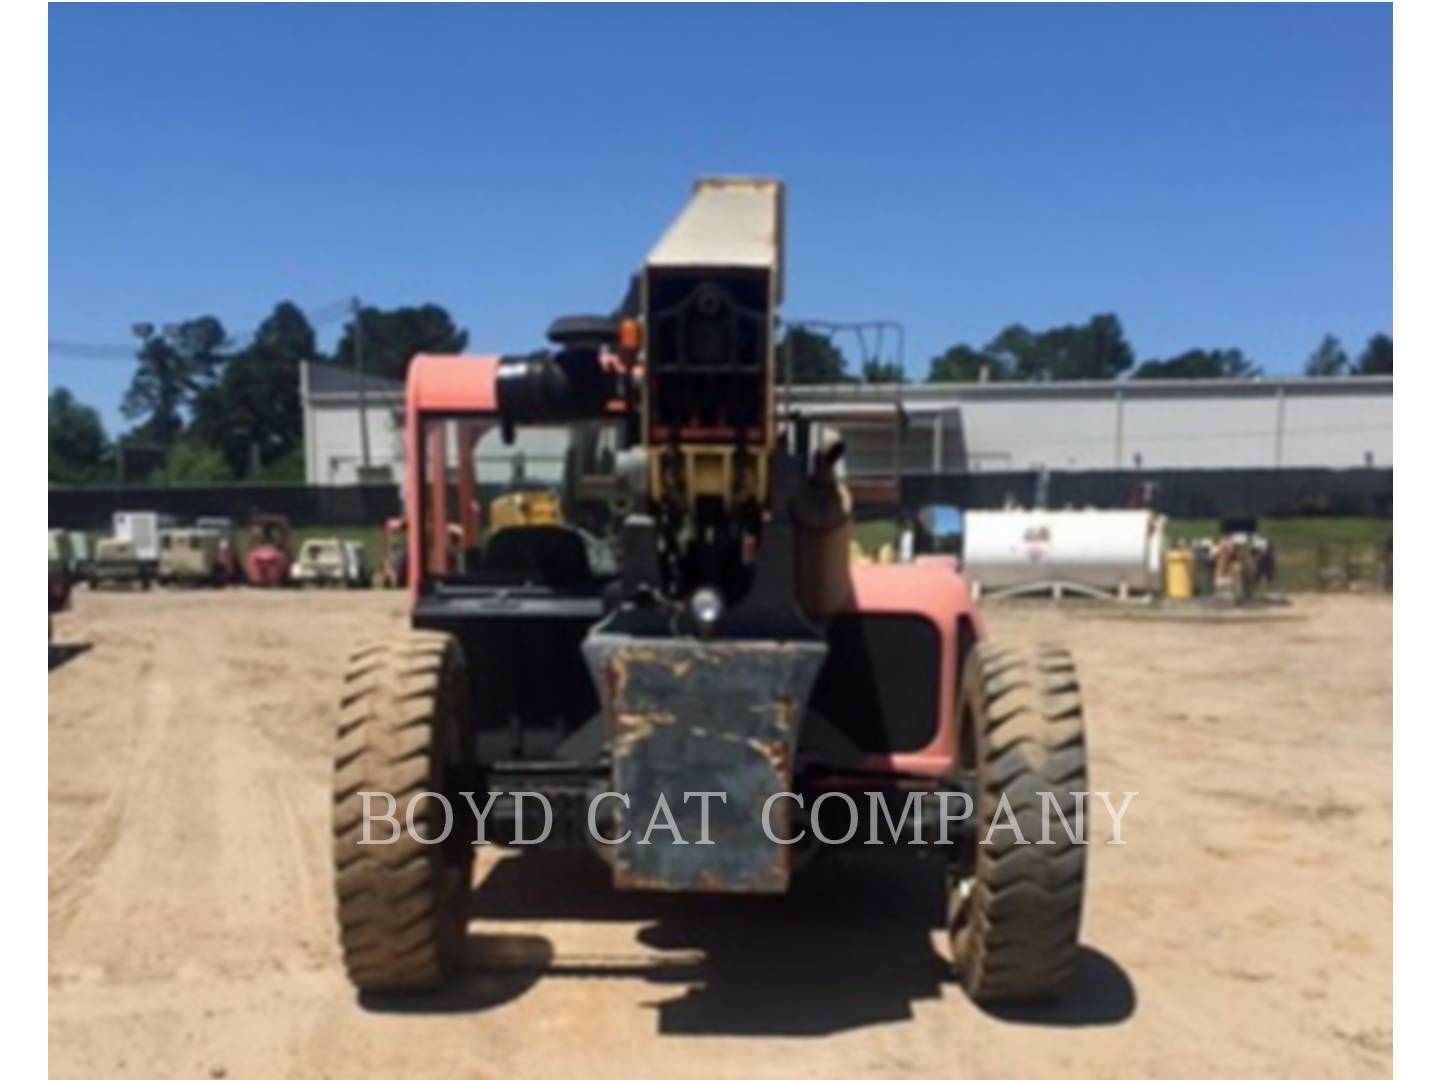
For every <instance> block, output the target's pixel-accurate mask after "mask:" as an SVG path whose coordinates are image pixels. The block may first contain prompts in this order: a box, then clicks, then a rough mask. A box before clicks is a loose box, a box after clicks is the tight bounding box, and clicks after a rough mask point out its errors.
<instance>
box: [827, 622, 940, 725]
mask: <svg viewBox="0 0 1440 1080" xmlns="http://www.w3.org/2000/svg"><path fill="white" fill-rule="evenodd" d="M827 637H828V639H829V642H830V653H829V656H827V657H826V660H825V666H824V667H822V668H821V669H820V677H819V679H818V680H817V681H816V683H815V690H814V692H813V693H812V694H811V696H810V708H811V710H812V711H814V712H818V713H820V714H822V715H823V716H824V717H825V718H826V719H827V720H829V722H830V724H831V725H832V726H833V727H835V728H836V729H837V730H838V731H839V732H840V733H841V734H842V735H844V736H845V737H846V738H847V739H848V740H849V741H850V742H852V743H854V744H855V746H856V747H857V748H858V749H860V750H862V751H865V752H866V753H889V752H894V751H910V750H920V749H922V748H924V747H925V746H927V745H928V744H929V743H930V740H931V739H932V738H933V737H934V735H935V719H936V717H937V716H938V715H939V710H938V709H937V707H936V706H937V701H938V696H939V692H940V690H939V678H940V635H939V634H938V633H936V631H935V628H934V627H933V626H932V625H931V624H930V623H929V622H928V621H926V620H925V619H922V618H920V617H918V616H914V615H857V614H852V615H841V616H838V617H837V618H835V619H834V620H833V621H832V622H831V623H830V628H829V631H828V633H827Z"/></svg>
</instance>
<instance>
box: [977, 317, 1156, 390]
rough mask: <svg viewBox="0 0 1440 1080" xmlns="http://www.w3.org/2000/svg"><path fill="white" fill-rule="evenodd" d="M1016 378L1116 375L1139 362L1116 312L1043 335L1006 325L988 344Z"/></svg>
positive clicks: (1042, 333)
mask: <svg viewBox="0 0 1440 1080" xmlns="http://www.w3.org/2000/svg"><path fill="white" fill-rule="evenodd" d="M984 351H985V353H986V355H988V356H993V357H995V358H997V359H998V360H1000V361H1001V363H1002V364H1003V365H1004V366H1005V367H1006V368H1008V369H1009V370H1010V371H1012V372H1014V375H1015V377H1016V378H1017V379H1024V380H1027V381H1031V382H1034V381H1045V382H1048V381H1051V380H1062V379H1064V380H1091V379H1114V378H1116V377H1118V376H1119V375H1121V374H1123V373H1124V372H1126V371H1128V370H1129V369H1130V368H1131V367H1132V366H1133V365H1134V363H1135V351H1134V350H1133V349H1132V348H1131V347H1130V343H1129V342H1128V341H1127V340H1126V339H1125V330H1124V327H1122V326H1121V325H1120V319H1119V317H1118V316H1116V315H1113V314H1101V315H1092V316H1091V317H1090V319H1089V321H1088V322H1085V323H1084V324H1082V325H1079V326H1056V327H1053V328H1052V329H1049V330H1045V331H1043V332H1041V333H1039V334H1036V333H1033V332H1032V331H1030V330H1029V329H1027V328H1026V327H1024V326H1021V325H1019V324H1015V325H1012V326H1007V327H1006V328H1005V329H1004V330H1002V331H1000V333H999V334H997V335H996V336H995V338H994V339H993V340H992V341H991V342H990V344H988V345H986V346H985V350H984Z"/></svg>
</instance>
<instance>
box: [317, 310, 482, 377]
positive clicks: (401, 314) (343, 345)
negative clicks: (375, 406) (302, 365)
mask: <svg viewBox="0 0 1440 1080" xmlns="http://www.w3.org/2000/svg"><path fill="white" fill-rule="evenodd" d="M359 322H360V329H361V330H362V331H363V335H362V338H363V340H362V341H361V342H360V347H361V348H360V352H361V354H363V355H357V351H356V339H355V329H356V327H355V320H353V319H352V320H351V321H350V322H348V323H346V325H345V331H344V333H343V334H342V335H341V337H340V343H339V344H338V345H337V346H336V348H335V362H336V363H337V364H339V365H340V366H341V367H347V368H362V369H363V370H364V371H365V372H366V373H367V374H369V375H377V376H379V377H381V378H384V379H394V380H396V381H397V382H403V381H404V379H405V373H406V371H407V370H408V369H409V367H410V361H411V360H412V359H413V358H414V356H415V354H416V353H422V352H424V353H459V352H464V351H465V345H466V343H467V342H468V341H469V339H470V336H469V335H468V334H467V333H466V332H465V331H464V330H461V329H459V328H458V327H457V326H456V325H455V323H454V320H452V319H451V318H450V313H449V312H448V311H446V310H445V309H444V308H443V307H440V306H439V305H438V304H422V305H421V306H420V307H399V308H394V309H393V310H390V311H381V310H380V309H379V308H373V307H369V308H362V309H361V310H360V316H359Z"/></svg>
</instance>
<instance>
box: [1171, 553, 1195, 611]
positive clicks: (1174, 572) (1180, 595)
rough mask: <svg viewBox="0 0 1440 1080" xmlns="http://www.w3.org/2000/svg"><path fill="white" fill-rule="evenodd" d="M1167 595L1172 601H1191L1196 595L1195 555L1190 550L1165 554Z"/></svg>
mask: <svg viewBox="0 0 1440 1080" xmlns="http://www.w3.org/2000/svg"><path fill="white" fill-rule="evenodd" d="M1165 595H1166V596H1168V597H1169V598H1170V599H1171V600H1189V599H1191V598H1192V597H1193V596H1194V595H1195V553H1194V552H1193V551H1190V550H1189V549H1188V548H1174V549H1172V550H1170V551H1167V552H1166V553H1165Z"/></svg>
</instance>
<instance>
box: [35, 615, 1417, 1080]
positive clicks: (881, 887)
mask: <svg viewBox="0 0 1440 1080" xmlns="http://www.w3.org/2000/svg"><path fill="white" fill-rule="evenodd" d="M1294 612H1295V614H1296V615H1298V616H1299V617H1298V618H1297V619H1295V620H1292V621H1277V622H1263V623H1251V624H1245V625H1177V624H1174V623H1155V622H1146V621H1128V620H1127V621H1115V620H1108V619H1100V618H1096V617H1093V616H1090V615H1085V614H1075V613H1073V612H1068V611H1061V610H1057V609H1055V608H1053V607H1051V606H1050V605H1048V604H1037V605H1023V606H992V607H989V608H987V611H986V617H987V619H988V623H989V629H990V631H991V632H992V634H994V635H995V636H996V637H998V638H1001V639H1004V640H1010V641H1030V640H1040V639H1055V640H1064V641H1067V642H1069V643H1070V644H1071V645H1072V646H1073V648H1074V650H1075V652H1076V655H1077V658H1078V660H1079V662H1080V665H1081V673H1082V677H1083V678H1084V681H1085V686H1086V697H1087V705H1088V708H1089V724H1090V738H1091V747H1092V787H1094V788H1096V789H1104V790H1110V791H1113V792H1116V793H1117V802H1118V793H1120V792H1123V791H1126V790H1134V791H1138V792H1139V793H1140V794H1139V795H1138V796H1136V799H1135V801H1134V803H1133V804H1132V806H1131V809H1130V811H1129V813H1128V815H1127V817H1126V819H1125V828H1124V837H1125V840H1126V841H1127V843H1126V845H1125V846H1123V847H1093V848H1092V849H1091V853H1092V859H1091V864H1090V865H1091V875H1090V885H1089V892H1088V895H1087V909H1086V921H1085V930H1084V941H1085V944H1086V951H1085V954H1084V958H1083V961H1082V965H1081V971H1080V978H1079V980H1078V985H1077V986H1076V988H1075V990H1074V992H1073V993H1072V994H1071V995H1070V996H1069V997H1068V998H1067V999H1066V1000H1064V1001H1062V1002H1061V1003H1059V1004H1058V1005H1056V1006H1053V1007H1049V1008H1045V1009H1035V1010H1024V1011H1009V1012H1004V1013H985V1012H982V1011H980V1010H978V1009H976V1008H975V1007H974V1006H972V1005H970V1004H969V1003H968V1002H967V1001H966V999H965V998H964V997H963V995H962V994H961V993H960V991H959V989H958V988H957V987H956V986H955V985H954V983H953V982H952V981H951V980H950V979H949V978H948V977H947V974H946V968H945V965H944V963H943V961H942V959H941V957H942V955H943V952H942V936H941V932H940V930H939V925H940V915H941V912H940V910H939V903H940V897H939V888H938V878H937V875H936V873H935V872H934V870H935V867H934V864H917V863H915V862H913V861H910V860H908V859H905V858H901V859H899V860H896V859H893V858H884V857H876V856H871V857H868V858H859V857H854V856H849V857H844V858H837V859H834V860H831V861H830V862H829V863H826V864H822V865H817V866H816V867H814V868H813V869H812V870H811V871H810V872H808V873H807V874H805V875H803V876H802V877H801V878H799V879H798V881H797V884H796V887H795V890H794V892H792V894H791V895H790V896H788V897H785V898H782V899H776V900H741V901H735V900H728V901H727V900H722V899H716V898H702V899H692V898H681V897H664V898H653V897H644V896H639V897H637V896H622V895H617V894H614V893H612V892H610V891H609V889H608V885H607V881H606V877H605V874H604V873H603V872H602V871H601V870H600V869H599V868H598V863H596V864H593V865H592V864H591V863H589V862H586V861H584V860H574V859H559V858H556V857H553V856H551V857H548V858H547V857H540V856H535V855H527V856H525V857H523V858H515V857H499V858H496V857H488V856H487V858H486V859H485V860H484V861H483V863H482V867H481V872H480V876H479V880H478V887H477V889H476V891H475V894H474V897H473V904H474V914H475V921H474V922H473V923H472V926H471V934H472V939H471V950H472V953H473V954H474V960H475V971H474V972H473V973H472V974H470V975H468V976H467V977H466V978H465V979H464V980H462V982H461V983H460V984H459V985H458V986H457V987H456V988H455V989H454V991H453V992H450V993H448V994H447V995H445V996H444V997H442V998H439V999H434V1000H428V1001H425V1002H421V1003H417V1004H415V1005H413V1006H407V1007H404V1008H398V1007H395V1006H387V1007H376V1006H373V1005H365V1004H362V1003H360V1002H358V1001H357V1000H356V997H355V995H354V994H353V993H352V992H351V991H350V990H349V989H348V987H347V984H346V983H345V981H344V978H343V976H342V974H341V972H340V968H339V962H338V950H337V947H336V944H335V932H334V926H333V922H332V920H333V916H332V910H331V896H330V879H329V859H330V850H329V841H328V837H329V822H328V812H329V771H330V729H331V724H332V719H333V717H332V706H333V701H334V699H335V697H336V693H337V685H338V673H339V671H340V668H341V664H342V659H343V656H344V654H345V653H346V651H347V650H348V648H349V646H350V645H351V644H352V643H354V642H356V641H358V640H361V639H364V638H367V637H370V636H373V635H374V634H376V633H377V632H383V631H385V630H387V629H391V628H394V629H398V628H400V627H401V626H403V625H404V616H403V601H402V599H401V598H400V596H399V595H398V594H393V593H391V594H382V593H370V594H347V595H333V594H327V595H301V594H293V593H282V594H264V593H255V592H243V591H232V592H227V593H223V594H165V593H152V594H138V593H137V594H129V595H113V594H111V595H105V594H102V595H95V594H90V593H88V592H81V593H79V594H78V595H77V597H76V602H75V609H74V611H72V612H70V613H67V614H64V615H62V616H61V617H60V618H59V619H57V622H56V631H57V633H56V640H57V641H59V642H62V643H64V644H66V645H67V646H69V648H68V649H67V653H66V655H65V656H64V657H63V661H64V662H63V663H61V664H60V665H59V666H58V667H55V668H54V669H53V670H52V672H51V674H50V800H49V828H50V833H49V850H50V1052H51V1066H52V1070H53V1075H55V1076H59V1077H87V1078H89V1077H95V1076H113V1075H131V1076H141V1077H147V1078H149V1077H170V1076H180V1077H212V1078H219V1077H224V1076H228V1077H236V1078H240V1077H261V1078H269V1077H282V1076H294V1077H305V1078H317V1077H331V1078H335V1080H341V1078H346V1077H360V1076H364V1077H382V1076H387V1077H388V1076H396V1077H410V1076H430V1075H434V1076H442V1075H443V1076H453V1077H497V1078H498V1077H506V1078H511V1077H528V1076H547V1077H548V1076H564V1075H584V1076H622V1075H662V1076H682V1077H691V1076H697V1077H732V1076H733V1077H739V1076H781V1075H784V1076H821V1077H833V1076H838V1075H858V1074H871V1075H889V1074H908V1073H916V1074H921V1073H923V1074H927V1075H931V1076H965V1077H1002V1076H1014V1075H1017V1074H1021V1073H1022V1071H1023V1073H1024V1074H1026V1075H1051V1076H1054V1075H1074V1076H1086V1077H1106V1076H1134V1075H1150V1076H1156V1075H1164V1076H1172V1077H1174V1076H1181V1077H1183V1076H1186V1075H1205V1076H1210V1075H1217V1074H1219V1075H1227V1074H1228V1075H1234V1076H1291V1075H1305V1076H1344V1077H1350V1076H1355V1075H1365V1074H1370V1073H1374V1074H1384V1073H1387V1072H1388V1071H1389V1069H1390V1057H1391V1026H1390V1024H1391V996H1390V987H1391V981H1390V980H1391V951H1390V950H1391V802H1390V793H1391V786H1390V785H1391V608H1390V602H1389V600H1388V599H1385V598H1374V597H1332V598H1312V599H1305V600H1302V601H1300V602H1299V603H1298V604H1297V605H1296V607H1295V609H1294ZM1097 809H1098V808H1096V807H1093V806H1092V811H1091V812H1092V818H1093V816H1094V814H1095V813H1096V811H1097Z"/></svg>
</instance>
